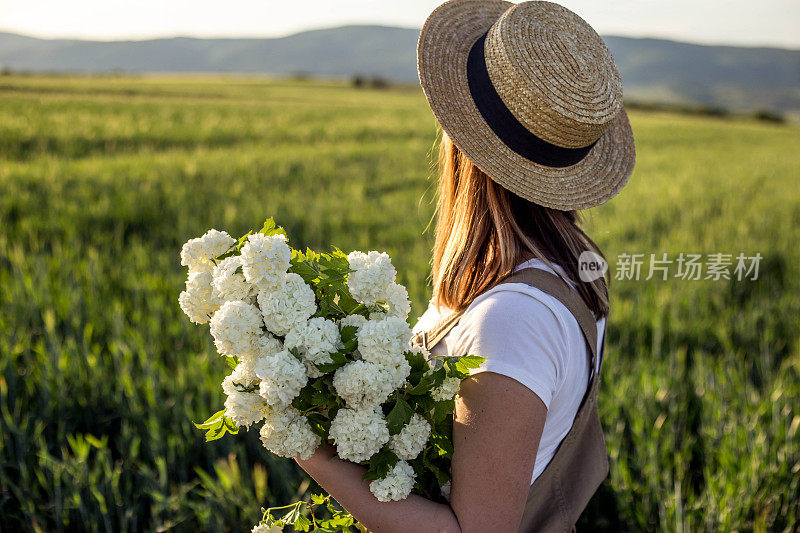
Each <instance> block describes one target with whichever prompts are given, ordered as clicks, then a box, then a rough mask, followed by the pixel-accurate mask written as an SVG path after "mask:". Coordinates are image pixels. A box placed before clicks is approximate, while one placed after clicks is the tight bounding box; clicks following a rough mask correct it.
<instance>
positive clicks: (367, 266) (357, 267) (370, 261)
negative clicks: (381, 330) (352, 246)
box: [347, 251, 397, 305]
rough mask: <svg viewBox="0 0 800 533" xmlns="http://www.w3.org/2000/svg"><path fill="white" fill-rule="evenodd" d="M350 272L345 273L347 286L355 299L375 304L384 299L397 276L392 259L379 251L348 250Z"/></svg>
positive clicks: (367, 303) (366, 303)
mask: <svg viewBox="0 0 800 533" xmlns="http://www.w3.org/2000/svg"><path fill="white" fill-rule="evenodd" d="M347 260H348V262H349V263H350V270H351V272H350V273H349V274H348V275H347V287H348V288H349V289H350V294H351V295H352V296H353V298H355V299H356V301H358V302H361V303H363V304H365V305H375V304H377V303H378V302H379V301H382V300H385V299H386V297H387V295H388V289H389V287H390V286H391V285H392V284H393V283H394V280H395V278H396V277H397V271H396V270H395V268H394V266H392V260H391V259H390V258H389V256H388V255H386V254H385V253H381V252H375V251H372V252H369V254H365V253H364V252H350V254H348V255H347Z"/></svg>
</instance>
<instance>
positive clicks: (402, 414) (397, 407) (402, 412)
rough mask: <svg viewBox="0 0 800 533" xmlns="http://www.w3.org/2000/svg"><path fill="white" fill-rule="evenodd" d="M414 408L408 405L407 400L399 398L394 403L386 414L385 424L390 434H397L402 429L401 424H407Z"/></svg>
mask: <svg viewBox="0 0 800 533" xmlns="http://www.w3.org/2000/svg"><path fill="white" fill-rule="evenodd" d="M413 414H414V410H413V409H412V408H411V406H410V405H408V402H407V401H405V400H403V399H400V400H397V403H395V404H394V407H393V408H392V410H391V411H390V412H389V414H388V415H386V426H387V427H388V428H389V434H390V435H397V434H398V433H400V431H401V430H402V429H403V426H405V425H406V424H408V422H409V420H411V416H412V415H413Z"/></svg>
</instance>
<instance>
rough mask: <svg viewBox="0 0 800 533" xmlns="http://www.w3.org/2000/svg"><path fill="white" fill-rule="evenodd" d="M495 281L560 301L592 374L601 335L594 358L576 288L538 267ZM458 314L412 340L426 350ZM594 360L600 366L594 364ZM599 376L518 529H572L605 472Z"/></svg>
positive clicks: (589, 319)
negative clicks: (521, 285)
mask: <svg viewBox="0 0 800 533" xmlns="http://www.w3.org/2000/svg"><path fill="white" fill-rule="evenodd" d="M500 283H525V284H527V285H530V286H531V287H535V288H537V289H539V290H541V291H542V292H545V293H547V294H549V295H550V296H552V297H554V298H556V299H557V300H559V301H560V302H561V303H562V304H564V307H566V308H567V309H568V310H569V311H570V312H571V313H572V315H573V316H574V317H575V319H576V320H577V321H578V325H579V326H580V328H581V331H582V332H583V337H584V339H585V340H586V344H587V345H588V346H589V350H590V353H591V364H590V367H589V368H590V373H591V374H595V372H594V369H595V367H596V368H598V369H599V368H600V365H602V357H603V349H604V348H605V335H603V346H602V347H601V351H600V354H599V356H598V354H597V325H596V322H595V319H594V316H593V315H592V312H591V311H590V310H589V308H588V307H587V306H586V304H585V303H584V301H583V299H582V298H581V297H580V295H579V294H578V293H577V291H575V290H574V289H573V288H571V287H570V286H569V285H567V283H566V282H565V281H563V280H562V279H561V278H559V277H558V276H555V275H553V274H551V273H550V272H546V271H544V270H541V269H539V268H526V269H522V270H518V271H517V272H514V273H513V274H511V275H510V276H509V277H507V278H505V279H504V280H503V281H501V282H500ZM462 314H463V311H461V312H458V313H453V314H451V315H449V316H447V317H445V318H444V319H443V320H442V321H441V322H439V323H438V324H437V325H436V326H434V327H433V328H432V329H431V330H429V331H427V332H422V333H418V334H417V335H416V336H415V337H414V338H413V339H412V342H413V343H414V344H417V345H419V346H424V347H425V348H426V349H428V350H431V349H432V348H433V347H434V346H435V345H436V344H437V343H438V342H439V341H441V340H442V338H444V336H445V335H446V334H447V333H448V332H449V331H450V330H451V329H452V328H453V327H454V326H455V325H456V324H457V323H458V320H459V318H461V315H462ZM475 355H480V354H475ZM598 358H599V360H600V365H596V364H595V362H596V361H597V360H598ZM599 377H600V376H599V371H598V372H597V375H596V376H591V375H590V384H589V386H588V387H587V391H586V393H585V395H584V397H583V401H582V402H581V405H580V407H579V408H578V413H577V414H576V415H575V420H574V422H573V423H572V428H571V429H570V430H569V432H568V433H567V435H566V436H565V437H564V439H563V440H562V441H561V444H560V445H559V446H558V449H557V450H556V453H555V455H554V456H553V458H552V459H551V461H550V463H549V464H548V465H547V467H546V468H545V469H544V471H543V472H542V473H541V475H540V476H539V477H538V478H536V480H535V481H534V483H533V484H532V485H531V488H530V491H529V492H528V501H527V503H526V504H525V512H524V514H523V516H522V523H521V524H520V528H519V531H520V533H523V532H524V533H529V532H533V531H547V532H549V531H571V530H574V529H575V523H576V522H577V521H578V518H579V517H580V515H581V513H582V512H583V510H584V508H585V507H586V504H587V503H588V502H589V499H590V498H591V497H592V495H593V494H594V493H595V491H596V490H597V488H598V487H599V486H600V484H601V483H602V482H603V480H604V479H605V478H606V476H607V475H608V456H607V453H606V444H605V440H604V439H603V429H602V427H601V426H600V417H599V416H598V413H597V389H598V384H599V383H600V379H599Z"/></svg>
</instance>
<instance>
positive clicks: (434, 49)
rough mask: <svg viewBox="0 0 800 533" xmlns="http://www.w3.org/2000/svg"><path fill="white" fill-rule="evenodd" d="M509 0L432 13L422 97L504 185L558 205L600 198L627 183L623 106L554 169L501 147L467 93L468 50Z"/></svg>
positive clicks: (421, 51) (421, 67)
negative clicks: (579, 152)
mask: <svg viewBox="0 0 800 533" xmlns="http://www.w3.org/2000/svg"><path fill="white" fill-rule="evenodd" d="M513 5H515V4H512V3H511V2H505V1H502V0H450V1H449V2H446V3H444V4H442V5H441V6H439V7H438V8H436V10H435V11H434V12H433V13H431V15H430V16H429V17H428V20H427V21H426V22H425V25H424V26H423V28H422V31H421V32H420V36H419V42H418V44H417V70H418V72H419V78H420V84H421V85H422V89H423V91H424V93H425V97H426V98H427V100H428V104H429V105H430V107H431V110H432V111H433V114H434V116H435V117H436V119H437V120H438V122H439V124H440V125H441V127H442V129H443V130H444V131H445V132H446V133H447V135H448V136H449V137H450V139H451V140H452V141H453V143H454V144H455V145H456V146H457V147H458V148H459V150H461V151H462V152H463V153H464V154H465V155H466V156H467V158H469V160H470V161H472V162H473V163H474V164H475V165H476V166H477V167H478V168H479V169H481V170H482V171H483V172H485V173H486V174H487V175H488V176H489V177H490V178H492V179H493V180H494V181H496V182H497V183H499V184H500V185H501V186H503V187H505V188H506V189H508V190H510V191H511V192H513V193H515V194H517V195H518V196H521V197H523V198H526V199H528V200H530V201H532V202H534V203H537V204H540V205H543V206H545V207H550V208H553V209H559V210H577V209H587V208H589V207H594V206H596V205H600V204H602V203H603V202H605V201H607V200H608V199H609V198H611V197H613V196H614V195H616V194H617V193H618V192H619V191H620V189H622V187H623V186H624V185H625V184H626V183H627V182H628V179H629V178H630V175H631V173H632V172H633V167H634V164H635V161H636V151H635V145H634V140H633V131H632V130H631V125H630V122H629V120H628V115H627V113H626V112H625V109H624V108H623V109H621V110H620V112H619V114H618V115H617V117H616V118H615V119H614V120H613V122H612V123H611V124H610V125H609V127H608V129H607V130H606V131H605V132H604V133H603V135H602V136H601V137H600V139H598V141H597V143H596V144H595V145H594V147H593V148H592V149H591V150H590V151H589V153H588V154H587V155H586V156H585V157H584V158H583V159H581V161H579V162H578V163H576V164H574V165H571V166H567V167H559V168H556V167H549V166H545V165H541V164H538V163H535V162H533V161H531V160H529V159H527V158H525V157H523V156H521V155H520V154H518V153H517V152H515V151H513V150H511V149H510V148H509V147H508V146H506V145H505V144H504V143H503V141H501V140H500V138H499V137H497V135H496V134H495V133H494V131H492V128H491V127H490V126H489V125H488V124H487V123H486V121H485V120H484V119H483V117H482V116H481V113H480V111H479V110H478V108H477V107H476V106H475V103H474V101H473V100H472V96H471V95H470V90H469V83H468V80H467V57H468V55H469V51H470V49H471V48H472V46H473V44H475V42H476V41H477V40H478V39H479V38H480V37H481V36H482V35H483V34H484V33H486V32H487V31H488V30H489V28H490V27H491V26H492V25H493V24H494V23H495V21H496V20H497V19H499V18H500V16H501V15H502V14H503V13H505V12H506V10H508V9H509V8H510V7H512V6H513Z"/></svg>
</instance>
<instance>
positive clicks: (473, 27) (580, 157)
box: [417, 0, 636, 210]
mask: <svg viewBox="0 0 800 533" xmlns="http://www.w3.org/2000/svg"><path fill="white" fill-rule="evenodd" d="M417 68H418V70H419V78H420V82H421V84H422V88H423V90H424V91H425V96H426V98H427V99H428V103H429V104H430V107H431V109H432V110H433V114H434V115H435V116H436V119H437V120H438V121H439V124H441V126H442V128H443V129H444V131H445V132H446V133H447V135H448V136H449V137H450V138H451V139H452V141H453V143H455V145H456V146H457V147H458V148H459V149H460V150H461V151H462V152H463V153H464V154H465V155H466V156H467V157H468V158H469V159H470V161H472V162H473V163H474V164H475V165H477V166H478V168H480V169H481V170H482V171H484V172H485V173H486V174H487V175H488V176H489V177H491V178H492V179H493V180H494V181H496V182H497V183H499V184H500V185H502V186H503V187H505V188H506V189H508V190H510V191H511V192H513V193H515V194H517V195H518V196H521V197H523V198H526V199H528V200H530V201H532V202H535V203H537V204H540V205H544V206H546V207H551V208H554V209H561V210H573V209H585V208H588V207H592V206H596V205H599V204H601V203H603V202H605V201H606V200H608V199H609V198H611V197H612V196H614V195H615V194H617V193H618V192H619V190H620V189H621V188H622V187H623V186H624V185H625V183H626V182H627V181H628V178H629V177H630V175H631V172H633V166H634V162H635V158H636V156H635V149H634V143H633V132H632V131H631V126H630V123H629V122H628V116H627V114H626V113H625V109H624V108H623V106H622V79H621V78H620V75H619V72H618V71H617V67H616V64H615V63H614V59H613V58H612V57H611V53H610V52H609V50H608V48H607V47H606V45H605V43H604V42H603V39H602V38H601V37H600V36H599V35H598V34H597V32H595V31H594V29H592V27H591V26H589V24H587V23H586V21H584V20H583V19H582V18H580V17H579V16H578V15H576V14H575V13H573V12H572V11H570V10H569V9H567V8H565V7H563V6H560V5H558V4H554V3H552V2H545V1H533V2H523V3H521V4H512V3H510V2H504V1H501V0H450V1H449V2H446V3H444V4H442V5H441V6H439V7H438V8H437V9H436V10H435V11H434V12H433V13H431V15H430V16H429V17H428V20H427V21H426V22H425V26H424V27H423V28H422V31H421V33H420V36H419V43H418V45H417Z"/></svg>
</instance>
